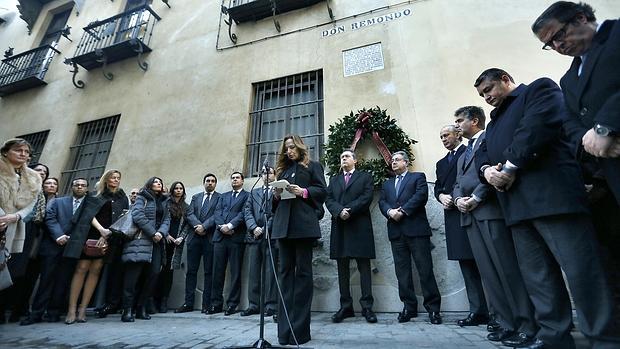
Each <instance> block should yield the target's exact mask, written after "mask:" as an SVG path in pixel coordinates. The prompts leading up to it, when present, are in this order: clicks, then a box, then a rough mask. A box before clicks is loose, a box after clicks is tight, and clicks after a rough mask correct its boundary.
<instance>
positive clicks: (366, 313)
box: [362, 309, 377, 324]
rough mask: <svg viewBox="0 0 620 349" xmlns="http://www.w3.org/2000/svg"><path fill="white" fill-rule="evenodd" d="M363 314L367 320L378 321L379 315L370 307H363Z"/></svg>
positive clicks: (372, 322) (369, 321)
mask: <svg viewBox="0 0 620 349" xmlns="http://www.w3.org/2000/svg"><path fill="white" fill-rule="evenodd" d="M362 316H363V317H365V318H366V322H368V323H371V324H374V323H376V322H377V315H376V314H375V313H374V312H373V311H372V310H370V309H362Z"/></svg>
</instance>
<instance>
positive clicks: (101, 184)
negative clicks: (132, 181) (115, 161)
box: [95, 169, 123, 195]
mask: <svg viewBox="0 0 620 349" xmlns="http://www.w3.org/2000/svg"><path fill="white" fill-rule="evenodd" d="M115 173H118V176H119V177H122V176H123V175H122V174H121V171H119V170H114V169H112V170H107V171H105V172H104V173H103V176H101V178H99V181H98V182H97V183H95V189H96V190H97V195H101V194H103V192H104V191H105V190H106V188H108V179H110V177H112V175H113V174H115ZM119 189H120V187H118V188H116V189H115V190H114V191H112V190H111V189H109V188H108V190H109V191H111V192H113V193H114V192H116V191H117V190H119Z"/></svg>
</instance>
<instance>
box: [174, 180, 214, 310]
mask: <svg viewBox="0 0 620 349" xmlns="http://www.w3.org/2000/svg"><path fill="white" fill-rule="evenodd" d="M202 183H203V185H204V191H203V192H201V193H197V194H194V196H192V201H191V203H190V205H189V207H188V212H187V213H186V217H187V218H186V219H187V223H188V224H189V225H191V226H192V227H193V231H192V232H191V233H189V234H188V236H187V238H186V241H185V246H187V272H186V274H185V303H183V305H181V306H180V307H179V308H178V309H176V310H175V311H174V312H175V313H185V312H188V311H193V310H194V294H195V290H196V283H197V282H198V277H197V276H198V275H197V274H198V268H200V260H201V259H202V267H203V270H204V283H203V285H204V287H203V289H202V310H201V311H202V313H207V311H209V308H210V306H211V288H212V287H213V285H212V284H213V243H212V242H211V240H212V239H213V233H214V232H215V215H214V214H215V207H216V206H217V202H218V200H219V198H220V193H218V192H216V191H215V187H216V186H217V178H216V177H215V175H214V174H212V173H207V174H206V175H205V176H204V177H203V179H202Z"/></svg>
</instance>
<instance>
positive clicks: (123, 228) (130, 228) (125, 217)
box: [108, 211, 138, 240]
mask: <svg viewBox="0 0 620 349" xmlns="http://www.w3.org/2000/svg"><path fill="white" fill-rule="evenodd" d="M108 229H110V230H111V231H112V232H114V233H118V234H123V235H124V236H125V237H126V238H128V239H129V240H133V239H134V237H135V236H136V233H137V232H138V226H137V225H135V224H134V222H133V218H132V217H131V211H127V212H125V213H123V214H122V215H121V216H120V217H118V219H117V220H116V222H114V223H113V224H112V225H111V226H110V228H108Z"/></svg>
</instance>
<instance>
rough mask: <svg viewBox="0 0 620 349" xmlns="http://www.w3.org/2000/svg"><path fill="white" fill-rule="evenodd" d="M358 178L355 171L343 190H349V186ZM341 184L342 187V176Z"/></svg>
mask: <svg viewBox="0 0 620 349" xmlns="http://www.w3.org/2000/svg"><path fill="white" fill-rule="evenodd" d="M358 178H359V173H358V172H357V171H355V172H353V174H352V175H351V178H349V185H347V186H345V187H344V189H345V190H347V189H349V188H350V187H351V185H353V182H355V181H356V180H357V179H358ZM342 184H343V185H344V176H343V178H342Z"/></svg>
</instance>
